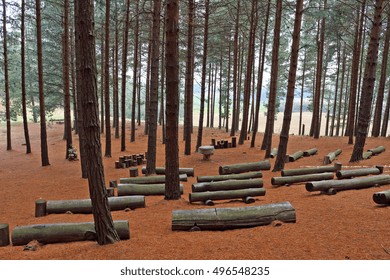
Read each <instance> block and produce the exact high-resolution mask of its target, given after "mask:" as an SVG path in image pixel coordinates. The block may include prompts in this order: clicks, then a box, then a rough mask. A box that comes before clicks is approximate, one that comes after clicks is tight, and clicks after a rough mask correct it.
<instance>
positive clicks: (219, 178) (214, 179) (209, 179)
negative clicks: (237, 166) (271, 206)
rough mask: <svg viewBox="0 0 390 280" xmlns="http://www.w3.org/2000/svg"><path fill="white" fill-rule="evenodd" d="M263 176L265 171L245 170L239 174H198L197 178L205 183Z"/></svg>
mask: <svg viewBox="0 0 390 280" xmlns="http://www.w3.org/2000/svg"><path fill="white" fill-rule="evenodd" d="M262 177H263V173H261V172H260V171H253V172H245V173H239V174H226V175H215V176H198V177H197V178H196V180H197V182H198V183H203V182H218V181H227V180H245V179H255V178H262Z"/></svg>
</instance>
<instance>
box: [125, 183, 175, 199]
mask: <svg viewBox="0 0 390 280" xmlns="http://www.w3.org/2000/svg"><path fill="white" fill-rule="evenodd" d="M180 193H181V194H183V185H182V184H180ZM164 194H165V184H147V185H146V184H119V185H118V196H133V195H144V196H149V195H164Z"/></svg>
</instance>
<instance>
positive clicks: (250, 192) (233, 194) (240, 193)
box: [189, 188, 265, 203]
mask: <svg viewBox="0 0 390 280" xmlns="http://www.w3.org/2000/svg"><path fill="white" fill-rule="evenodd" d="M264 195H265V188H252V189H240V190H229V191H212V192H197V193H190V194H189V199H190V202H191V203H192V202H196V201H203V202H206V201H207V200H224V199H234V198H243V199H245V198H246V197H248V196H264Z"/></svg>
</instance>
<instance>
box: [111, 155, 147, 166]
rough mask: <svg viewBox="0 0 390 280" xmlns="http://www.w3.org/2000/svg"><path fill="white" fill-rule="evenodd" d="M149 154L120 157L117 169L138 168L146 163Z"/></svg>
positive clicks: (116, 164)
mask: <svg viewBox="0 0 390 280" xmlns="http://www.w3.org/2000/svg"><path fill="white" fill-rule="evenodd" d="M146 157H147V153H146V152H145V153H144V154H133V155H126V156H120V157H119V160H117V161H115V168H116V169H118V168H128V167H131V166H138V165H141V164H144V163H145V160H146Z"/></svg>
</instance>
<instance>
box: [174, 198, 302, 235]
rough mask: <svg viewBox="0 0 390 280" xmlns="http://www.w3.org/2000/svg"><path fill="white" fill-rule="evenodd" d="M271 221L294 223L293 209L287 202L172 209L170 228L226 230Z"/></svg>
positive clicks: (260, 224)
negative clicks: (232, 206) (230, 206)
mask: <svg viewBox="0 0 390 280" xmlns="http://www.w3.org/2000/svg"><path fill="white" fill-rule="evenodd" d="M273 221H281V222H284V223H295V222H296V213H295V209H294V208H293V207H292V205H291V204H290V203H289V202H281V203H275V204H266V205H260V206H246V207H234V208H211V209H195V210H174V211H172V230H185V231H187V230H191V229H192V228H193V227H194V226H196V227H197V228H198V229H199V230H226V229H234V228H245V227H255V226H262V225H269V224H271V223H272V222H273Z"/></svg>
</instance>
